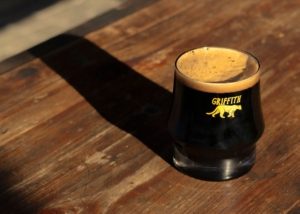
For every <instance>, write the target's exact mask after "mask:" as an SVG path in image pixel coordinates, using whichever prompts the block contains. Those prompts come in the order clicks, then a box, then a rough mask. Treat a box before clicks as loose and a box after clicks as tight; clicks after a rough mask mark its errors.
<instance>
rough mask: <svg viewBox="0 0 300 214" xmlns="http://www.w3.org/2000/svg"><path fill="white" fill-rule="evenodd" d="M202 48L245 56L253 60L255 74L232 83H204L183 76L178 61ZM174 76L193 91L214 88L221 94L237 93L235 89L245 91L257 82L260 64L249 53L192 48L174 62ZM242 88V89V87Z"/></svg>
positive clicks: (236, 50)
mask: <svg viewBox="0 0 300 214" xmlns="http://www.w3.org/2000/svg"><path fill="white" fill-rule="evenodd" d="M204 48H217V49H225V50H231V51H235V52H239V53H243V54H246V55H247V56H248V57H250V58H251V59H253V60H254V61H255V63H256V66H257V69H256V70H255V72H254V73H253V74H251V75H249V76H248V77H246V78H244V79H240V80H237V81H232V82H206V81H202V80H196V79H193V78H191V77H189V76H188V75H186V74H184V73H183V72H181V71H180V69H179V68H178V66H177V64H178V60H179V59H180V58H181V57H182V56H183V55H184V54H186V53H189V52H191V51H195V50H199V49H204ZM175 75H176V77H177V78H179V79H180V80H182V81H183V82H185V83H189V84H188V85H189V86H191V87H192V88H194V89H199V90H204V91H208V92H211V91H213V92H214V91H215V90H213V88H216V89H217V91H222V92H223V93H226V92H234V91H239V90H237V88H241V89H246V88H249V87H251V86H253V85H254V84H255V83H257V82H259V77H260V63H259V60H258V59H257V58H256V57H255V56H254V55H253V54H251V53H249V52H247V51H243V50H238V49H234V48H227V47H218V46H204V47H199V48H192V49H189V50H186V51H184V52H182V53H181V54H180V55H179V56H178V57H177V58H176V60H175ZM243 86H244V87H243ZM222 88H223V89H222Z"/></svg>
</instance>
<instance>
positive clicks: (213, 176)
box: [168, 47, 264, 181]
mask: <svg viewBox="0 0 300 214" xmlns="http://www.w3.org/2000/svg"><path fill="white" fill-rule="evenodd" d="M259 79H260V72H259V63H258V60H257V59H256V58H255V57H254V56H252V55H251V54H249V53H247V52H243V51H238V50H234V49H229V48H221V47H203V48H198V49H193V50H189V51H187V52H184V53H183V54H181V55H180V56H179V57H178V58H177V60H176V63H175V77H174V90H173V104H172V107H171V111H170V117H169V121H168V129H169V132H170V134H171V136H172V137H173V139H174V155H173V162H174V165H175V167H177V168H178V169H179V170H180V171H182V172H184V173H186V174H188V175H190V176H193V177H196V178H200V179H204V180H216V181H218V180H219V181H220V180H228V179H233V178H237V177H239V176H241V175H243V174H245V173H246V172H248V171H249V170H250V169H251V167H252V166H253V165H254V163H255V151H256V142H257V141H258V139H259V138H260V136H261V135H262V133H263V130H264V123H263V116H262V111H261V102H260V89H259V84H260V83H259Z"/></svg>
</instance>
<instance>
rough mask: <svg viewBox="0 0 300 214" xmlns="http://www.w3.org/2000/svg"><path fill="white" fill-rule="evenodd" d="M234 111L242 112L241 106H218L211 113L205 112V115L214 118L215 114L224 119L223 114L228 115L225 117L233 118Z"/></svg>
mask: <svg viewBox="0 0 300 214" xmlns="http://www.w3.org/2000/svg"><path fill="white" fill-rule="evenodd" d="M236 110H242V106H241V105H228V106H227V105H219V106H217V107H216V108H215V110H213V111H212V112H207V113H206V114H208V115H211V116H212V117H215V116H216V115H217V114H220V117H221V118H225V116H224V113H225V112H226V113H228V114H227V117H235V115H234V113H235V111H236Z"/></svg>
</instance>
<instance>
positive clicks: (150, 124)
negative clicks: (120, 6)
mask: <svg viewBox="0 0 300 214" xmlns="http://www.w3.org/2000/svg"><path fill="white" fill-rule="evenodd" d="M299 8H300V1H299V0H291V1H272V0H264V1H261V0H246V1H238V0H223V1H211V0H203V1H197V0H185V1H177V0H160V1H151V2H150V3H149V4H146V5H144V6H143V7H140V8H139V9H137V8H136V9H135V10H132V11H131V12H130V13H123V15H122V16H120V15H119V16H118V18H115V19H113V16H109V15H107V14H106V16H105V17H106V18H107V17H109V20H110V21H109V22H108V21H107V20H106V24H103V25H99V26H98V27H97V28H95V29H94V30H93V31H92V32H90V33H86V35H85V36H82V37H79V36H74V35H71V34H63V35H60V36H58V37H56V38H53V39H51V40H50V41H47V42H45V43H44V44H41V45H39V46H38V47H35V48H33V49H31V50H29V51H28V52H27V56H28V53H29V54H30V55H31V57H29V58H28V59H29V60H25V61H24V60H23V62H22V63H20V61H19V63H15V64H14V65H11V64H10V69H2V71H1V75H0V100H1V102H0V103H1V105H0V160H1V166H0V190H1V192H0V213H4V214H6V213H43V214H45V213H47V214H52V213H59V214H60V213H180V214H181V213H239V214H240V213H243V214H244V213H255V214H256V213H276V214H277V213H300V203H299V199H300V169H299V162H300V157H299V152H300V151H299V148H300V146H299V141H300V131H299V130H300V129H299V128H300V120H299V119H300V60H299V59H300V52H299V48H300V21H299V20H300V10H299ZM112 14H116V12H115V11H114V12H113V13H112ZM12 45H13V44H12ZM200 46H225V47H231V48H237V49H243V50H247V51H249V52H252V53H253V54H254V55H256V56H257V57H258V58H259V59H260V62H261V70H262V81H261V84H262V88H261V92H262V103H263V113H264V117H265V123H266V129H265V132H264V135H263V137H262V138H261V139H260V140H259V142H258V148H257V149H258V153H257V164H256V165H255V166H254V168H253V169H252V170H251V171H250V172H249V173H248V174H247V175H245V176H243V177H241V178H239V179H236V180H231V181H226V182H207V181H201V180H197V179H194V178H191V177H188V176H186V175H183V174H182V173H180V172H178V171H177V170H176V169H174V168H173V167H172V166H171V155H172V149H171V148H172V146H171V143H172V140H171V138H170V137H169V135H168V132H167V130H166V120H167V117H168V111H169V107H170V101H171V90H172V84H173V64H174V60H175V58H176V56H177V55H178V54H179V53H181V52H183V51H184V50H187V49H190V48H195V47H200ZM19 58H20V57H19ZM21 58H22V57H21ZM4 67H5V66H4ZM6 68H7V66H6Z"/></svg>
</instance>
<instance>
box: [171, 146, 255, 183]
mask: <svg viewBox="0 0 300 214" xmlns="http://www.w3.org/2000/svg"><path fill="white" fill-rule="evenodd" d="M173 162H174V165H175V167H176V168H177V169H178V170H180V171H182V172H183V173H185V174H187V175H189V176H192V177H195V178H199V179H202V180H209V181H224V180H229V179H233V178H238V177H240V176H242V175H244V174H245V173H247V172H248V171H249V170H250V169H251V168H252V166H253V165H254V163H255V150H253V151H252V152H251V153H249V155H247V156H243V157H240V158H237V157H235V158H232V159H221V160H215V161H213V162H212V161H209V162H208V161H207V162H206V161H201V162H196V161H193V160H191V159H189V158H188V157H186V156H184V155H183V154H182V153H180V152H179V151H178V150H177V149H176V147H175V151H174V156H173Z"/></svg>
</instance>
